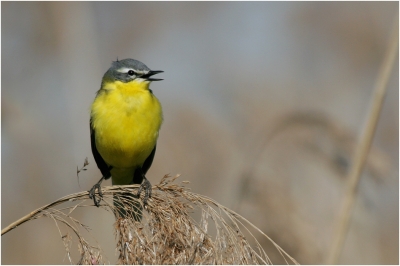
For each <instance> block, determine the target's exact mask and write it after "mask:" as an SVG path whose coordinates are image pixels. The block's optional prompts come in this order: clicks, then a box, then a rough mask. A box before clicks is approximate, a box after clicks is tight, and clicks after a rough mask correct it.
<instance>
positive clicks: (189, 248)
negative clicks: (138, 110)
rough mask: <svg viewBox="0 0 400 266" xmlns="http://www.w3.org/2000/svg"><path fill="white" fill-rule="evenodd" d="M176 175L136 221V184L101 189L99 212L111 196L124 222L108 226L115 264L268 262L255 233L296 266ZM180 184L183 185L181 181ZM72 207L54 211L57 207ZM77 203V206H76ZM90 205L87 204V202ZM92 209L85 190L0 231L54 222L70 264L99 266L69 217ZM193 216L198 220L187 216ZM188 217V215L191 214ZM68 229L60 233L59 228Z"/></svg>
mask: <svg viewBox="0 0 400 266" xmlns="http://www.w3.org/2000/svg"><path fill="white" fill-rule="evenodd" d="M177 177H178V176H176V177H174V178H170V177H169V176H164V177H163V178H162V180H161V181H160V184H158V185H156V186H154V187H153V195H152V197H151V199H150V200H149V201H148V205H146V207H145V210H144V211H143V219H142V221H141V222H140V223H139V222H136V221H135V220H134V219H133V215H134V210H135V209H136V208H137V206H138V204H142V198H141V199H137V198H134V197H129V196H127V195H132V194H134V193H135V190H137V188H138V186H137V185H130V186H109V187H103V188H102V192H103V200H102V202H101V206H100V207H101V208H103V209H105V210H107V211H111V212H112V213H114V215H115V214H116V213H117V210H116V208H115V207H114V206H113V204H112V202H113V195H117V196H121V197H120V200H121V201H122V203H123V207H124V209H125V210H126V213H127V214H128V215H129V218H126V219H122V218H118V219H117V220H116V222H115V224H114V227H115V236H116V242H117V249H116V250H117V253H118V254H117V255H118V262H117V263H119V264H272V261H270V259H269V258H268V255H267V254H266V253H265V251H264V250H263V248H262V247H261V245H260V244H259V242H258V241H257V239H256V237H255V234H257V235H258V236H261V237H265V238H266V239H268V241H270V242H271V243H272V244H273V245H274V246H275V247H276V249H277V251H278V252H279V253H280V254H281V256H282V257H283V258H284V259H285V261H286V262H287V263H294V264H297V262H296V261H295V260H294V259H293V258H292V257H290V256H289V255H288V254H287V253H286V252H285V251H284V250H283V249H282V248H280V247H279V246H278V245H277V244H276V243H275V242H274V241H273V240H272V239H270V238H269V237H268V236H267V235H266V234H264V233H263V232H262V231H261V230H259V229H258V228H257V227H255V226H254V225H253V224H251V223H250V222H249V221H247V220H246V219H245V218H244V217H242V216H240V215H239V214H237V213H235V212H233V211H232V210H229V209H228V208H226V207H224V206H222V205H221V204H219V203H217V202H216V201H214V200H212V199H210V198H208V197H205V196H202V195H199V194H196V193H193V192H190V191H189V189H188V188H186V187H185V186H184V185H177V184H175V183H174V182H173V181H175V179H176V178H177ZM183 183H185V182H183ZM67 202H74V204H73V205H72V206H69V207H64V208H59V209H55V208H54V207H55V206H57V205H60V204H62V203H67ZM76 202H77V203H76ZM88 202H90V204H87V203H88ZM82 207H85V208H87V207H93V204H92V201H91V200H90V199H89V197H88V192H80V193H76V194H72V195H68V196H66V197H63V198H61V199H59V200H57V201H56V202H53V203H51V204H49V205H46V206H44V207H42V208H40V209H38V210H36V211H34V212H32V213H30V214H28V215H26V216H25V217H23V218H21V219H19V220H18V221H16V222H14V223H12V224H10V225H9V226H7V227H6V228H4V229H3V230H2V235H3V234H5V233H7V232H9V231H10V230H12V229H14V228H16V227H17V226H19V225H21V224H22V223H24V222H27V221H31V220H33V219H38V218H42V217H49V218H51V219H53V220H54V222H55V223H56V226H57V228H58V230H59V232H60V236H61V238H62V241H63V243H64V246H65V250H66V257H67V258H68V260H69V262H70V263H78V264H104V260H103V255H102V250H101V248H100V247H96V246H94V245H92V244H90V243H89V242H87V241H86V240H85V239H84V237H83V234H82V233H83V231H88V229H89V228H88V227H87V226H86V225H84V224H82V223H80V222H79V221H78V220H77V219H75V218H73V217H72V214H73V213H74V211H75V210H76V209H77V208H82ZM196 213H198V214H201V215H199V216H200V217H199V219H197V220H198V221H196V219H194V218H193V216H196V215H195V214H196ZM191 214H192V215H191ZM60 223H61V224H64V225H66V227H67V229H69V231H68V232H67V233H63V232H62V230H61V228H60V226H59V224H60ZM71 233H72V235H75V236H76V237H77V240H78V241H77V242H78V244H77V247H76V250H77V251H78V252H79V254H80V259H79V261H77V262H74V260H73V258H72V257H73V256H72V255H71V254H72V250H73V249H74V248H73V245H72V243H73V241H72V235H71ZM76 250H75V251H74V252H76Z"/></svg>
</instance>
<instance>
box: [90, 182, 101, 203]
mask: <svg viewBox="0 0 400 266" xmlns="http://www.w3.org/2000/svg"><path fill="white" fill-rule="evenodd" d="M96 190H97V192H98V194H99V197H98V198H96ZM89 198H91V199H93V202H94V205H95V206H96V207H99V206H100V202H101V199H102V198H103V192H102V191H101V186H100V184H99V183H97V184H95V185H94V186H93V187H92V188H91V189H90V190H89Z"/></svg>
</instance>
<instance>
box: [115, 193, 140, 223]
mask: <svg viewBox="0 0 400 266" xmlns="http://www.w3.org/2000/svg"><path fill="white" fill-rule="evenodd" d="M114 207H115V209H116V212H115V214H116V216H117V218H123V219H129V218H131V219H134V220H135V221H137V222H140V221H141V220H142V216H143V206H142V204H141V203H140V201H139V200H138V199H136V197H135V196H134V195H133V194H131V193H121V194H118V195H114Z"/></svg>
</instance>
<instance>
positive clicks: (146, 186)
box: [136, 178, 152, 206]
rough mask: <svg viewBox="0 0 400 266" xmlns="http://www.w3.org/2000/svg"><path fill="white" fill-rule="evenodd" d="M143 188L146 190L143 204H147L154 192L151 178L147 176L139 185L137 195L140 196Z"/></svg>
mask: <svg viewBox="0 0 400 266" xmlns="http://www.w3.org/2000/svg"><path fill="white" fill-rule="evenodd" d="M142 190H144V192H145V194H144V198H143V206H146V205H147V201H148V200H149V198H151V192H152V188H151V184H150V182H149V180H147V178H144V179H143V182H142V184H141V185H140V187H139V190H138V192H137V194H136V197H138V198H139V197H140V193H142Z"/></svg>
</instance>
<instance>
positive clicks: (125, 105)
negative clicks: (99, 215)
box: [91, 82, 162, 178]
mask: <svg viewBox="0 0 400 266" xmlns="http://www.w3.org/2000/svg"><path fill="white" fill-rule="evenodd" d="M105 86H106V88H108V89H107V90H104V91H101V92H100V93H99V94H98V96H97V97H96V99H95V101H94V102H93V104H92V109H91V117H92V125H93V128H94V130H95V136H96V148H97V150H98V151H99V153H100V155H101V156H102V157H103V159H104V161H105V162H106V163H107V164H109V165H112V166H113V167H114V168H131V169H134V168H136V167H139V166H142V165H143V163H144V161H145V160H146V159H147V157H148V156H149V155H150V153H151V151H152V150H153V148H154V146H155V145H156V142H157V138H158V131H159V129H160V126H161V123H162V110H161V105H160V103H159V101H158V100H157V98H156V97H155V96H154V95H153V94H152V93H151V92H150V91H149V90H148V83H144V82H142V83H136V82H130V83H128V84H126V83H122V82H115V83H113V84H109V85H105ZM113 178H114V176H113Z"/></svg>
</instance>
